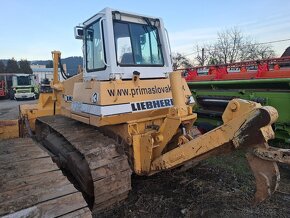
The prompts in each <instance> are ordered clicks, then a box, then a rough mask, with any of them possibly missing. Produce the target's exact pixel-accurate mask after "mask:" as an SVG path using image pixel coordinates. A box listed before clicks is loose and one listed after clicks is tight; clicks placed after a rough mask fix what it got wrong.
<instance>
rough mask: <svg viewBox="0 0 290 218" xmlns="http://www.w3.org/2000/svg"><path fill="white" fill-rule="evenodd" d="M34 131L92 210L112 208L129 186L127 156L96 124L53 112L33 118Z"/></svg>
mask: <svg viewBox="0 0 290 218" xmlns="http://www.w3.org/2000/svg"><path fill="white" fill-rule="evenodd" d="M36 135H37V139H38V140H40V141H41V142H42V143H43V144H44V146H45V147H46V148H47V149H48V150H50V151H51V152H52V153H53V154H54V155H55V156H56V158H55V159H54V160H55V162H56V163H57V164H58V165H59V166H60V167H61V168H63V169H65V170H66V171H69V174H71V175H72V177H73V180H75V182H76V183H77V186H79V188H80V189H81V190H82V192H83V194H84V196H85V198H86V200H87V202H88V205H89V206H90V208H91V210H92V211H93V212H97V213H98V212H100V211H102V210H104V209H107V208H111V207H112V206H113V205H114V204H116V203H118V202H120V201H122V200H124V199H125V198H127V196H128V193H129V191H130V190H131V173H132V171H131V168H130V166H129V164H128V160H127V156H126V155H125V154H124V152H122V149H120V146H119V145H118V144H117V143H116V142H115V141H114V140H113V139H111V138H109V137H107V136H104V135H103V134H102V133H101V132H100V131H98V130H97V129H96V128H95V127H93V126H90V125H87V124H84V123H81V122H78V121H76V120H73V119H70V118H67V117H64V116H61V115H56V116H48V117H40V118H38V119H37V121H36Z"/></svg>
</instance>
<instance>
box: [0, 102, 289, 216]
mask: <svg viewBox="0 0 290 218" xmlns="http://www.w3.org/2000/svg"><path fill="white" fill-rule="evenodd" d="M24 103H35V101H20V102H17V101H10V100H1V101H0V119H16V118H17V116H18V105H19V104H24ZM254 190H255V184H254V180H253V177H252V175H251V173H250V170H249V167H248V165H247V163H246V159H245V158H244V153H243V152H242V151H237V152H235V153H232V154H229V155H223V156H220V157H214V158H210V159H208V160H206V161H203V162H201V163H200V164H198V165H197V166H195V167H194V168H192V169H189V170H187V171H185V172H180V171H178V170H172V171H167V172H163V173H160V174H157V175H154V176H151V177H140V176H136V175H133V176H132V191H131V192H130V194H129V198H128V199H127V200H126V201H124V202H122V203H121V204H120V205H119V206H116V207H115V208H114V209H113V210H111V211H107V212H105V213H104V214H102V215H101V216H100V215H95V217H108V218H109V217H110V218H111V217H118V218H119V217H129V218H131V217H132V218H133V217H138V218H139V217H153V218H154V217H158V218H159V217H289V216H290V169H289V168H287V167H285V166H282V167H281V183H280V187H279V189H278V191H277V192H276V193H275V194H274V195H273V196H272V197H271V198H270V199H268V200H266V201H265V202H263V203H262V204H260V205H258V206H256V207H253V205H252V200H253V196H254Z"/></svg>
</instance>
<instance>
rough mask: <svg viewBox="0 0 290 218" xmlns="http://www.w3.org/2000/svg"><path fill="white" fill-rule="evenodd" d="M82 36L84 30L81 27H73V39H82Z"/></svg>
mask: <svg viewBox="0 0 290 218" xmlns="http://www.w3.org/2000/svg"><path fill="white" fill-rule="evenodd" d="M83 36H84V28H83V27H81V26H76V27H75V38H76V39H83Z"/></svg>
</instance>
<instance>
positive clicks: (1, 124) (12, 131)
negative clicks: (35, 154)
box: [0, 120, 19, 141]
mask: <svg viewBox="0 0 290 218" xmlns="http://www.w3.org/2000/svg"><path fill="white" fill-rule="evenodd" d="M18 137H19V125H18V120H0V141H1V140H3V139H11V138H18Z"/></svg>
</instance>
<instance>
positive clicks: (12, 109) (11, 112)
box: [0, 99, 37, 120]
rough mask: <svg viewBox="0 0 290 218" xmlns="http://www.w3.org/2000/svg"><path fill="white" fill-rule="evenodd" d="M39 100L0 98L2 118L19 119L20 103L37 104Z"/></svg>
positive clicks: (0, 115) (0, 114)
mask: <svg viewBox="0 0 290 218" xmlns="http://www.w3.org/2000/svg"><path fill="white" fill-rule="evenodd" d="M35 103H37V100H26V101H15V100H8V99H0V119H1V120H10V119H17V118H18V114H19V109H18V108H19V105H21V104H35Z"/></svg>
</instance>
